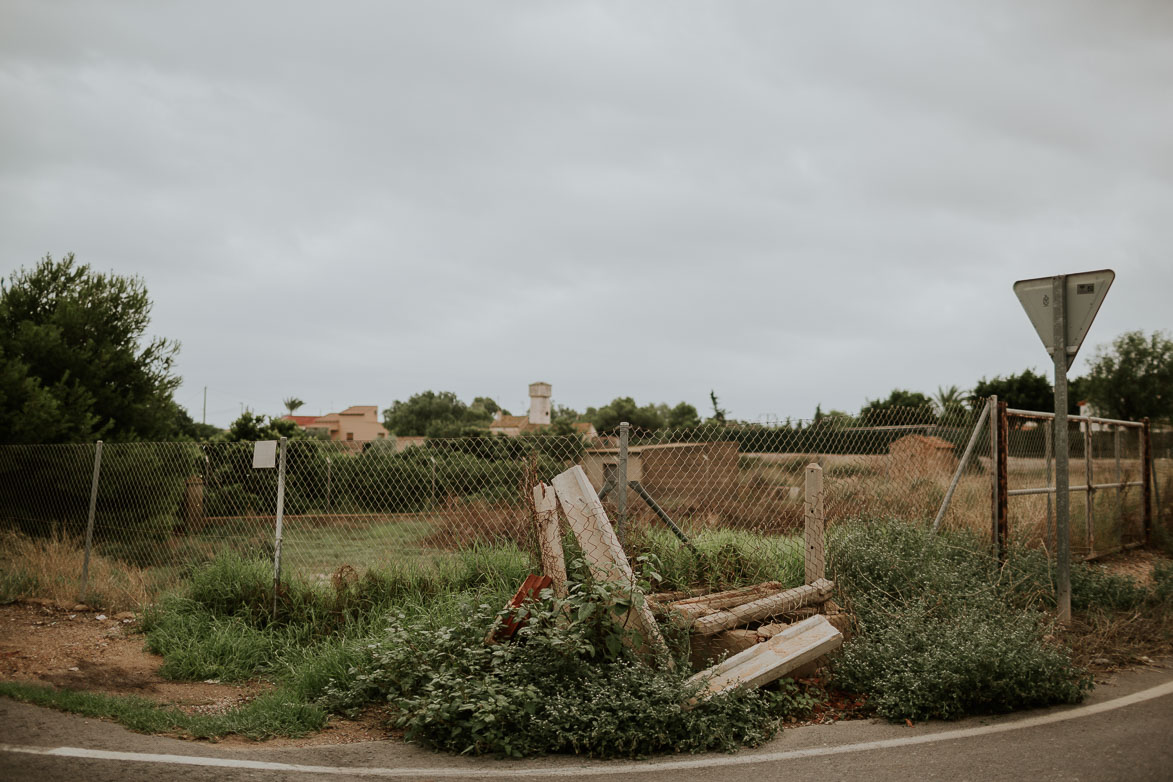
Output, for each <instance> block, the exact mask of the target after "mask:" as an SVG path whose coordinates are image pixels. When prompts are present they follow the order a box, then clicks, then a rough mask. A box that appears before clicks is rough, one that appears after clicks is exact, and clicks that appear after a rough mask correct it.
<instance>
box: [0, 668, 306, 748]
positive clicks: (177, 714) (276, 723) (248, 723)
mask: <svg viewBox="0 0 1173 782" xmlns="http://www.w3.org/2000/svg"><path fill="white" fill-rule="evenodd" d="M295 694H296V693H295V691H293V690H287V689H278V690H274V691H271V692H268V693H264V694H262V695H260V696H258V697H257V698H255V699H253V700H252V701H250V702H249V703H247V704H245V705H244V706H242V707H241V708H239V709H235V710H233V711H231V712H228V713H227V714H221V715H203V714H187V713H185V712H183V711H180V710H179V709H176V708H174V707H170V706H163V705H160V704H158V703H155V702H154V701H151V700H148V699H146V698H141V697H138V696H134V695H106V694H104V693H96V692H79V691H76V690H57V689H54V688H52V687H49V686H46V685H39V684H25V683H22V682H0V696H7V697H9V698H12V699H14V700H18V701H22V702H24V703H31V704H33V705H36V706H47V707H49V708H53V709H60V710H62V711H69V712H72V713H74V714H80V715H82V716H85V717H94V718H97V719H109V720H114V721H115V722H119V723H121V724H122V725H125V726H126V727H128V728H130V729H131V730H136V731H139V732H141V733H165V734H178V735H182V736H187V737H190V738H196V739H215V738H221V737H223V736H227V735H229V734H236V735H239V736H244V737H246V738H251V739H258V740H259V739H265V738H271V737H273V736H292V737H296V736H304V735H305V734H307V733H312V732H314V731H316V730H321V729H322V727H324V726H325V724H326V718H327V714H326V712H325V711H324V710H323V709H321V708H320V707H318V706H316V705H313V704H312V703H306V702H304V701H297V700H296V699H294V697H293V696H295Z"/></svg>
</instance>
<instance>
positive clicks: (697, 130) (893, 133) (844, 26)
mask: <svg viewBox="0 0 1173 782" xmlns="http://www.w3.org/2000/svg"><path fill="white" fill-rule="evenodd" d="M0 111H2V113H0V272H3V275H4V276H5V277H7V276H8V274H9V273H10V272H11V271H12V270H13V269H16V268H18V267H21V266H31V265H33V264H34V263H35V262H36V261H37V260H38V259H39V258H40V257H42V256H43V255H44V254H45V253H51V254H53V256H54V257H58V256H60V255H62V254H64V253H67V252H74V253H76V254H77V257H78V259H79V260H81V261H83V262H86V263H89V264H91V265H93V266H94V267H96V268H98V269H100V270H103V271H105V270H113V271H115V272H118V273H122V274H136V275H140V276H142V278H143V279H144V280H145V281H146V284H147V287H148V290H149V291H150V294H151V296H152V298H153V300H154V311H153V319H152V331H153V332H154V333H156V334H158V335H161V336H165V337H168V338H172V339H176V340H178V341H180V342H181V343H182V350H181V353H180V357H179V365H178V369H179V372H180V374H181V375H182V376H183V379H184V383H183V386H182V388H181V389H180V391H179V393H178V399H179V401H180V402H181V403H182V404H183V405H184V406H185V407H187V408H188V410H189V411H190V412H191V413H192V414H193V417H195V418H196V420H199V418H200V416H201V407H202V400H203V389H204V387H205V386H206V387H207V389H208V397H207V398H208V410H207V418H208V421H209V422H210V423H216V424H220V425H226V424H227V423H229V422H230V421H231V420H232V419H233V418H235V417H236V416H237V415H238V414H239V413H240V410H241V406H242V405H243V406H248V407H251V408H252V409H254V410H256V411H258V412H268V413H278V414H279V413H280V412H282V405H281V400H282V398H283V397H287V396H291V395H294V396H298V397H300V398H302V399H304V400H305V402H306V405H305V407H304V408H303V409H302V410H301V411H299V412H302V413H326V412H329V411H331V410H332V409H339V408H342V407H345V406H347V405H351V404H375V405H378V406H379V408H380V409H383V408H386V407H388V406H390V404H391V403H392V402H393V401H394V400H396V399H406V398H407V397H408V396H410V395H411V394H413V393H415V392H418V391H422V390H425V389H435V390H452V391H455V392H456V393H457V394H458V395H460V396H461V397H462V398H464V399H465V400H466V401H469V400H471V399H472V397H473V396H476V395H487V396H491V397H493V398H495V399H497V400H498V401H499V402H500V403H501V404H503V405H504V406H506V407H508V408H510V409H512V411H513V412H515V413H519V412H523V411H524V408H525V407H526V404H527V402H526V394H527V391H526V387H527V384H528V383H530V382H531V381H534V380H544V381H548V382H550V383H552V384H553V387H554V400H555V402H556V403H558V404H564V405H569V406H572V407H575V408H578V409H583V408H585V407H586V406H588V405H601V404H604V403H606V402H607V401H609V400H610V399H612V398H613V397H616V396H620V395H625V396H626V395H630V396H634V397H635V399H636V400H637V401H638V402H640V403H641V404H642V403H646V402H661V401H663V402H668V403H672V404H675V403H676V402H678V401H681V400H684V401H687V402H690V403H692V404H694V405H696V406H697V407H698V408H700V409H701V411H702V413H703V412H705V411H706V408H707V407H708V393H709V390H710V389H715V390H716V392H717V394H718V395H719V396H720V398H721V402H722V405H723V406H724V407H726V408H728V410H729V411H730V412H731V413H732V414H733V415H735V416H737V417H740V418H744V419H757V418H759V417H760V416H762V415H774V416H780V417H783V418H785V417H786V416H793V417H809V416H810V415H811V414H812V413H813V411H814V408H815V405H816V404H817V403H820V402H821V403H822V405H823V408H824V410H826V409H830V408H839V409H844V410H849V411H855V410H858V409H859V407H860V406H861V405H863V404H864V402H865V401H866V400H867V399H874V398H877V397H882V396H886V395H887V394H888V392H889V391H890V390H891V389H892V388H894V387H902V388H909V389H912V390H916V391H922V392H925V393H929V394H932V393H933V392H935V391H936V389H937V387H938V386H949V385H953V384H956V385H958V386H960V387H962V388H968V387H970V386H972V384H973V383H974V382H975V381H976V380H978V379H979V378H980V377H983V376H986V377H990V376H993V375H996V374H1007V373H1013V372H1019V371H1021V370H1023V369H1026V368H1031V367H1033V368H1035V369H1038V370H1047V369H1048V365H1049V358H1048V357H1047V355H1046V353H1045V352H1044V349H1043V347H1042V344H1041V343H1040V342H1039V339H1038V337H1037V336H1036V335H1035V333H1034V330H1033V328H1032V327H1031V325H1030V322H1029V321H1028V319H1027V317H1026V315H1025V314H1024V313H1023V312H1022V309H1021V307H1020V305H1019V303H1018V300H1017V299H1016V298H1015V296H1014V294H1013V292H1012V289H1011V286H1012V283H1013V282H1014V281H1015V280H1017V279H1021V278H1027V277H1038V276H1044V275H1051V274H1056V273H1061V272H1076V271H1084V270H1089V269H1100V268H1104V267H1110V268H1112V269H1114V270H1115V271H1116V275H1117V276H1116V282H1115V284H1114V286H1113V287H1112V289H1111V292H1110V293H1109V295H1108V297H1107V299H1106V301H1105V303H1104V306H1103V308H1102V310H1101V311H1100V314H1099V317H1098V318H1097V320H1096V322H1095V324H1094V326H1093V327H1092V331H1091V334H1090V335H1089V337H1088V341H1087V343H1085V346H1084V349H1083V351H1082V352H1081V354H1080V360H1078V361H1077V363H1076V365H1075V366H1074V367H1073V370H1072V375H1073V376H1075V375H1078V374H1081V373H1082V372H1083V371H1084V370H1085V368H1086V363H1085V359H1086V358H1087V357H1088V356H1090V355H1092V353H1093V350H1094V347H1095V345H1097V344H1100V343H1105V342H1108V341H1110V340H1111V339H1112V338H1113V337H1115V336H1117V335H1118V334H1120V333H1121V332H1124V331H1127V330H1133V329H1143V330H1145V331H1146V332H1148V331H1152V330H1154V329H1169V328H1173V304H1171V300H1173V3H1170V2H1167V0H1153V2H1112V3H1106V2H1085V3H1079V2H1071V1H1070V0H1064V1H1063V2H1054V3H1045V2H1031V3H1023V2H1018V1H1017V0H1015V1H1012V2H989V1H988V0H983V1H982V2H970V3H939V2H920V3H912V2H906V3H896V2H887V3H866V2H855V3H835V2H830V3H824V2H818V3H816V2H805V3H799V2H731V1H730V0H722V1H721V2H681V1H680V0H673V1H672V2H613V3H611V2H581V3H577V2H548V1H545V0H543V1H541V2H539V1H537V0H534V1H533V2H485V1H484V0H479V1H477V2H467V3H453V2H435V1H433V0H429V1H428V2H422V1H419V2H411V3H407V2H398V3H396V2H371V3H345V2H331V3H304V2H289V0H281V1H280V2H265V3H262V2H221V3H217V2H200V3H182V4H180V3H156V2H133V3H132V2H126V3H116V2H108V3H100V2H92V1H86V2H62V1H56V0H55V1H54V2H44V0H31V1H30V2H14V0H6V1H5V3H4V5H3V8H2V9H0Z"/></svg>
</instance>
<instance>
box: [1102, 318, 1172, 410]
mask: <svg viewBox="0 0 1173 782" xmlns="http://www.w3.org/2000/svg"><path fill="white" fill-rule="evenodd" d="M1086 395H1087V397H1088V401H1090V402H1091V403H1092V404H1093V405H1094V406H1095V408H1096V410H1097V411H1098V412H1099V413H1100V414H1101V415H1104V416H1107V417H1108V418H1120V419H1125V420H1131V421H1138V420H1140V419H1141V418H1144V417H1146V416H1147V417H1149V418H1160V419H1169V418H1173V340H1171V339H1170V338H1169V336H1168V335H1167V334H1165V333H1163V332H1161V331H1154V332H1153V333H1152V335H1151V336H1149V337H1146V336H1145V334H1144V332H1143V331H1128V332H1125V333H1124V334H1121V335H1120V336H1119V337H1117V338H1116V339H1114V340H1113V341H1112V345H1111V347H1107V346H1104V345H1101V346H1100V347H1098V348H1097V349H1096V355H1095V357H1094V358H1093V359H1092V361H1091V367H1090V369H1089V371H1088V375H1087V386H1086Z"/></svg>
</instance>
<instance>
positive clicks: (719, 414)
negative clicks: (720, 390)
mask: <svg viewBox="0 0 1173 782" xmlns="http://www.w3.org/2000/svg"><path fill="white" fill-rule="evenodd" d="M709 401H710V402H711V403H712V405H713V416H712V417H711V418H710V419H709V421H712V422H714V423H718V424H723V423H725V418H726V416H727V415H728V411H726V410H725V409H724V408H723V407H721V405H720V404H719V403H718V402H717V392H716V391H715V390H710V391H709Z"/></svg>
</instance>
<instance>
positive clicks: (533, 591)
mask: <svg viewBox="0 0 1173 782" xmlns="http://www.w3.org/2000/svg"><path fill="white" fill-rule="evenodd" d="M551 583H553V579H552V578H550V577H549V576H535V575H533V574H532V573H531V574H530V575H528V576H526V577H525V581H523V582H522V584H521V588H520V589H518V590H517V594H516V595H514V596H513V599H512V600H510V601H509V605H508V607H507V609H508V611H509V613H508V615H506V617H505V619H504V620H503V621H502V623H501V624H499V625H498V626H497V627H496V628H494V630H493V632H492V633H490V634H489V638H488V639H487V640H488V641H489V642H490V643H491V642H493V641H501V640H504V639H506V638H512V637H513V634H514V633H516V632H517V631H518V629H519V628H520V627H521V626H522V625H523V624H525V619H517V618H516V617H515V614H516V609H518V608H521V606H522V604H523V603H525V601H527V600H537V599H538V595H539V594H540V593H541V591H542V590H543V589H545V588H546V587H548V586H550V584H551Z"/></svg>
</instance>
